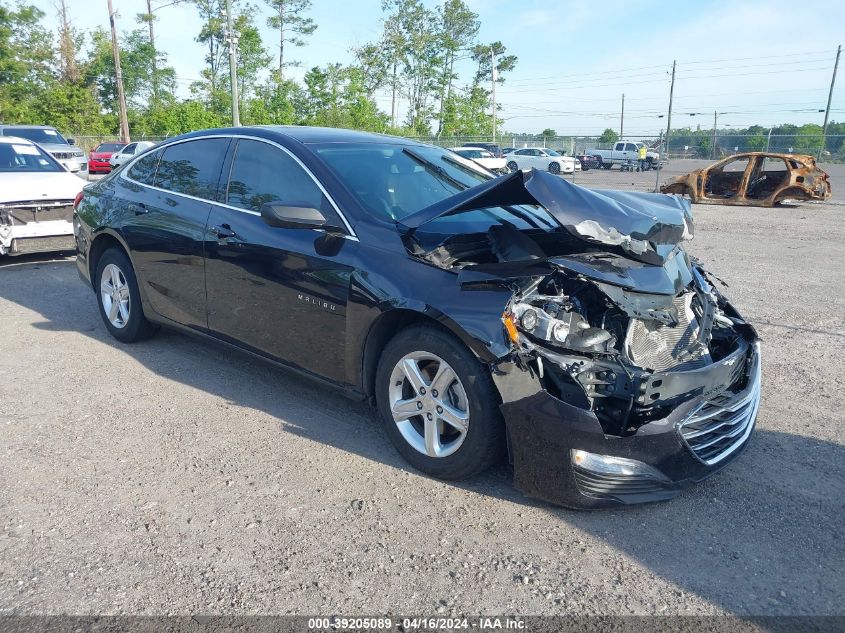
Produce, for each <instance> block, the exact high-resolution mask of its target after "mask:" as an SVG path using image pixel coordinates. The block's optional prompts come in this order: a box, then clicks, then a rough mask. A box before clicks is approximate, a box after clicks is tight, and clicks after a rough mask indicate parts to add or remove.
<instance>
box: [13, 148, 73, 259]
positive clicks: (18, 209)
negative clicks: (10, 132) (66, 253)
mask: <svg viewBox="0 0 845 633" xmlns="http://www.w3.org/2000/svg"><path fill="white" fill-rule="evenodd" d="M84 185H85V181H84V180H82V178H79V177H78V176H74V175H73V174H72V173H70V172H69V171H68V170H67V168H66V167H65V166H64V165H62V164H61V163H60V162H59V161H57V160H56V159H55V158H53V157H52V156H51V155H50V154H49V153H47V152H46V151H45V150H43V149H41V147H39V146H38V145H36V144H35V143H33V142H32V141H28V140H26V139H23V138H15V137H13V136H0V255H19V254H22V253H40V252H44V251H57V250H65V249H70V248H73V247H74V245H75V242H74V237H73V224H72V220H73V208H74V205H75V204H76V203H77V200H78V199H79V195H80V194H81V193H82V187H83V186H84Z"/></svg>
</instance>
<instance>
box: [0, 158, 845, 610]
mask: <svg viewBox="0 0 845 633" xmlns="http://www.w3.org/2000/svg"><path fill="white" fill-rule="evenodd" d="M678 163H680V161H678V162H677V163H676V165H677V164H678ZM683 166H684V167H686V165H683ZM672 167H673V169H672V170H673V171H677V172H680V171H682V170H681V169H680V167H676V166H675V165H673V166H672ZM831 171H833V170H831ZM653 181H654V174H653V172H650V173H647V174H636V173H635V174H633V175H632V174H622V173H620V172H618V171H616V170H614V171H613V172H609V173H608V172H589V173H586V174H582V175H579V176H578V177H577V182H580V183H583V184H588V185H591V186H594V185H595V186H609V187H619V186H632V187H634V188H647V187H648V186H653ZM837 182H839V183H842V182H845V173H843V174H842V176H840V177H834V187H836V186H837ZM628 183H633V184H628ZM839 200H842V198H841V197H840V198H839ZM844 212H845V206H843V204H841V203H837V204H826V205H804V206H801V207H797V208H780V209H771V210H766V209H731V208H728V207H704V206H702V207H698V208H696V209H695V213H696V220H697V235H696V238H695V240H694V242H693V243H692V246H691V250H692V251H693V252H694V253H695V254H696V255H699V256H701V257H702V258H704V259H705V260H706V261H707V262H708V263H709V264H710V266H711V267H712V269H713V270H714V271H716V272H717V273H718V274H719V275H720V276H721V277H722V278H724V279H725V280H726V281H727V282H728V283H729V284H730V288H728V289H727V290H726V292H727V294H728V295H729V296H731V297H732V298H733V299H734V300H735V302H736V304H737V305H738V306H739V307H740V309H741V310H742V311H743V312H744V313H745V315H746V316H747V317H749V318H750V319H751V320H752V321H753V322H754V323H755V324H757V325H758V326H759V330H760V332H761V334H762V337H763V339H764V343H763V354H764V356H763V358H764V363H765V364H764V372H765V374H764V379H765V382H764V392H763V402H762V406H761V409H760V417H759V420H758V430H757V433H756V436H755V438H754V440H753V443H752V445H751V446H750V448H749V449H748V451H747V452H746V453H745V454H744V455H743V456H741V457H740V458H739V459H738V460H737V461H736V462H735V463H734V464H732V465H731V466H730V467H729V468H727V469H726V470H725V471H723V472H722V473H720V474H719V475H717V476H716V477H714V478H712V479H710V480H708V481H707V482H705V483H703V484H701V485H699V486H697V487H695V488H693V489H690V490H688V491H686V492H685V493H683V494H682V495H681V496H680V497H678V498H677V499H676V500H674V501H672V502H669V503H664V504H659V505H649V506H642V507H636V508H631V509H623V510H617V511H604V512H591V513H584V512H572V511H567V510H562V509H559V508H554V507H550V506H547V505H544V504H541V503H537V502H534V501H532V500H530V499H526V498H525V497H523V496H521V495H520V494H519V493H518V492H516V491H515V490H514V489H513V487H512V485H511V480H510V474H509V472H508V469H507V467H505V466H501V467H499V468H497V469H495V470H494V471H493V472H490V473H488V474H486V475H484V476H481V477H479V478H477V479H475V480H473V481H470V482H467V483H463V484H459V485H455V484H448V483H443V482H439V481H435V480H432V479H427V478H425V477H423V476H421V475H419V474H418V473H415V472H411V471H409V470H408V468H407V466H406V465H405V463H404V462H403V461H402V460H401V459H400V458H399V456H398V455H397V454H396V452H395V451H394V450H393V448H392V447H391V446H390V444H389V443H388V441H387V439H386V438H385V437H384V436H383V434H382V432H381V431H380V428H379V426H378V424H377V422H376V420H375V419H374V414H373V412H372V411H371V410H370V409H368V408H367V407H366V406H364V405H362V404H357V403H354V402H350V401H348V400H346V399H344V398H343V397H342V396H340V395H336V394H334V393H328V392H325V391H324V390H322V389H321V388H320V387H319V386H315V385H314V384H312V383H310V382H306V381H304V380H302V379H299V378H295V377H292V376H290V375H288V374H286V373H284V372H283V371H281V370H277V369H274V368H271V367H269V366H267V365H265V364H262V363H261V362H259V361H256V360H252V359H249V358H245V357H241V356H238V355H232V354H230V353H228V352H222V351H221V348H218V347H216V346H214V345H210V344H207V343H203V342H197V341H195V340H192V339H189V338H186V337H185V336H182V335H179V334H174V333H169V332H162V333H161V334H160V335H159V336H158V337H157V338H155V339H153V340H151V341H149V342H146V343H143V344H138V345H133V346H127V345H122V344H118V343H117V342H116V341H114V340H112V339H111V338H110V337H109V336H108V335H107V333H106V331H105V329H104V327H103V325H102V323H101V321H100V319H99V316H98V314H97V309H96V305H95V300H94V297H93V295H92V293H91V292H90V291H89V290H86V289H85V288H84V287H83V285H82V284H81V282H80V281H79V280H78V278H77V276H76V271H75V266H74V263H73V261H72V260H71V259H70V258H59V259H55V260H54V261H51V260H50V258H46V257H42V258H29V259H16V260H11V261H10V262H8V263H4V264H3V265H2V266H0V324H2V339H0V340H2V344H0V350H2V354H0V428H2V430H0V438H2V440H0V517H2V531H0V614H4V613H38V614H55V613H103V614H125V613H131V614H141V613H143V614H171V613H180V614H189V613H205V614H216V613H274V614H283V613H307V614H323V615H328V614H333V613H338V614H355V613H361V612H362V611H366V612H368V613H379V612H382V613H384V612H389V613H424V614H435V613H449V612H459V613H461V612H462V613H495V614H501V613H522V614H594V613H598V614H617V613H619V614H622V613H625V614H627V613H637V614H653V613H658V614H673V613H681V614H710V613H724V612H728V613H738V614H842V613H843V604H845V600H844V599H845V590H843V582H842V570H843V569H845V546H844V545H843V539H842V517H843V516H845V495H843V492H842V491H843V490H845V424H843V422H844V421H845V420H844V419H843V417H844V416H843V411H845V378H844V377H843V376H845V360H843V358H845V282H843V279H845V247H843V243H845V227H843V221H842V220H843V213H844Z"/></svg>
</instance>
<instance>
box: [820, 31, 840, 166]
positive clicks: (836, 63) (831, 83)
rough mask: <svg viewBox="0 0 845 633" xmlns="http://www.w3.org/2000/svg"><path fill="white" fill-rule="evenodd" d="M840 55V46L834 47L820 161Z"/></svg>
mask: <svg viewBox="0 0 845 633" xmlns="http://www.w3.org/2000/svg"><path fill="white" fill-rule="evenodd" d="M841 53H842V44H840V45H839V46H837V47H836V61H835V62H834V63H833V77H831V78H830V92H828V93H827V108H826V109H825V111H824V125H823V126H822V146H821V147H820V148H819V156H818V160H819V161H821V159H822V152H824V144H825V140H826V137H827V119H828V117H830V102H831V100H832V99H833V85H834V84H835V83H836V70H837V69H838V68H839V55H840V54H841Z"/></svg>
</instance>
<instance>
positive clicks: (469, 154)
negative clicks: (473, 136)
mask: <svg viewBox="0 0 845 633" xmlns="http://www.w3.org/2000/svg"><path fill="white" fill-rule="evenodd" d="M451 151H453V152H455V153H456V154H457V155H458V156H462V157H463V158H467V159H469V160H471V161H473V162H475V163H477V164H478V165H481V166H482V167H484V168H485V169H489V170H490V171H492V172H493V173H494V174H499V175H501V174H507V173H509V172H510V169H508V161H507V160H506V159H505V158H504V157H502V158H496V157H495V156H493V154H491V153H490V152H488V151H487V150H486V149H481V148H480V147H452V148H451Z"/></svg>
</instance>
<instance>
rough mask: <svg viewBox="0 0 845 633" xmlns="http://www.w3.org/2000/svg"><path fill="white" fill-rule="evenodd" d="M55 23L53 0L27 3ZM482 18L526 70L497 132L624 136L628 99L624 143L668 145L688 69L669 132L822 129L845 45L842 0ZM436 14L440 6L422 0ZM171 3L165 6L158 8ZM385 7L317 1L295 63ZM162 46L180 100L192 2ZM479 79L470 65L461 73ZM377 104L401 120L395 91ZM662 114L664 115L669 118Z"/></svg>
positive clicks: (97, 14) (566, 4)
mask: <svg viewBox="0 0 845 633" xmlns="http://www.w3.org/2000/svg"><path fill="white" fill-rule="evenodd" d="M29 1H30V2H32V3H33V4H35V5H37V6H39V7H40V8H41V9H42V10H43V11H45V13H46V14H47V18H48V24H50V25H52V26H53V27H54V28H55V27H56V25H57V20H56V17H55V14H56V11H55V9H54V6H53V5H54V3H53V0H29ZM67 2H68V7H69V11H70V14H71V18H72V23H73V25H74V26H75V27H77V28H79V29H83V30H90V29H93V28H96V27H98V26H100V27H103V28H106V29H107V28H108V9H107V5H106V0H67ZM113 2H114V5H115V9H116V10H117V11H118V28H119V29H120V30H130V29H134V28H140V25H138V24H137V23H136V22H135V16H136V14H137V13H139V12H141V11H145V10H146V8H145V7H146V3H145V0H113ZM466 2H467V4H468V5H469V6H470V7H471V8H472V9H473V10H474V11H475V12H476V13H478V14H479V18H480V20H481V30H480V32H479V40H480V41H481V42H488V43H489V42H492V41H495V40H500V41H502V42H503V43H504V44H505V46H506V47H507V52H508V53H509V54H515V55H516V56H517V57H518V58H519V61H518V63H517V66H516V69H515V70H514V71H513V72H512V73H509V74H507V75H506V76H505V82H504V84H502V85H499V86H498V88H497V100H498V102H499V104H501V110H500V112H499V118H500V119H501V120H502V123H501V124H500V129H505V130H507V131H510V132H529V133H537V132H540V131H542V130H543V129H545V128H552V129H554V130H555V131H556V132H557V133H558V134H560V135H594V134H600V133H601V131H602V130H604V129H605V128H607V127H610V128H613V129H615V130H616V131H617V132H618V131H619V128H620V125H621V124H622V122H621V120H620V119H621V109H622V95H623V94H624V95H625V118H624V133H625V136H628V135H631V136H643V137H644V136H650V135H657V134H658V131H659V130H660V129H661V128H665V126H666V118H665V114H666V111H667V109H668V103H669V86H670V74H671V68H672V62H673V60H676V61H677V67H676V81H675V90H674V102H673V103H674V104H673V113H672V127H673V128H677V127H682V126H686V125H689V126H692V127H696V126H700V127H701V128H703V129H708V128H711V129H712V126H713V115H714V112H716V113H718V114H717V117H718V125H719V128H720V129H722V128H730V127H747V126H748V125H751V124H760V125H763V126H768V125H775V124H779V123H796V124H801V123H818V124H821V123H822V122H823V119H824V114H823V112H819V110H822V111H823V110H824V108H825V106H826V104H827V97H828V90H829V87H830V80H831V75H832V72H833V64H834V59H835V56H836V47H837V45H839V44H842V43H845V42H843V40H845V28H843V24H845V2H843V0H816V1H814V2H813V3H812V7H813V9H812V11H803V10H800V9H799V10H797V11H796V3H795V2H794V0H793V1H791V2H789V1H782V0H761V1H758V0H709V1H708V0H700V1H688V0H675V1H667V0H601V1H600V2H594V1H591V0H577V1H574V0H559V1H557V2H549V1H548V0H543V1H536V0H519V1H518V2H517V1H514V0H466ZM252 3H253V4H255V5H256V6H257V7H258V8H259V11H260V12H261V17H260V18H259V20H258V22H259V26H260V27H261V29H262V35H263V37H264V41H265V45H266V46H267V47H268V49H269V50H270V52H271V54H273V55H274V56H277V55H278V48H277V46H276V45H275V41H276V37H275V36H274V33H273V32H272V30H271V29H270V28H269V27H267V25H266V16H267V15H269V9H268V8H267V7H266V5H264V3H263V0H252ZM425 3H426V4H427V5H428V6H430V7H433V6H434V5H435V4H436V2H434V1H433V0H425ZM157 4H162V0H157ZM380 7H381V0H345V1H339V0H313V7H312V9H311V11H310V16H311V17H312V18H314V20H315V21H316V22H317V24H318V28H317V30H316V31H315V33H314V35H313V36H311V37H310V38H308V44H307V45H306V46H305V47H303V48H298V49H292V50H290V51H289V50H287V48H286V53H285V54H286V57H290V58H292V59H296V60H299V61H301V62H302V67H301V68H298V69H292V70H291V71H290V73H289V74H290V75H291V76H293V77H295V78H301V77H302V75H303V74H304V72H305V70H306V69H307V68H310V67H312V66H319V65H324V64H327V63H333V62H340V63H351V62H352V59H353V58H352V53H351V52H350V51H351V49H353V48H354V47H356V46H360V45H362V44H364V43H367V42H371V41H375V40H377V39H378V37H379V35H380V33H381V26H382V23H381V20H382V17H383V16H382V12H381V8H380ZM157 14H158V16H159V20H158V22H157V27H156V28H157V31H156V40H157V42H156V43H157V45H158V46H159V47H160V48H162V49H163V50H164V51H165V52H166V53H167V55H168V63H169V64H170V65H171V66H173V67H174V68H175V69H176V73H177V76H178V77H179V86H180V94H181V95H182V96H188V94H189V93H188V86H189V85H190V83H191V82H192V81H193V80H195V79H196V78H197V77H199V72H200V70H201V69H202V67H203V49H202V48H201V47H200V46H199V44H197V43H196V42H195V41H194V37H195V36H196V34H197V33H198V32H199V30H200V27H201V22H200V20H199V18H198V16H197V15H196V12H195V10H194V9H193V8H192V7H190V6H171V7H165V8H162V9H161V10H160V11H159V12H158V13H157ZM842 66H845V59H844V60H842V62H841V63H840V69H839V77H838V81H837V87H836V89H835V90H834V93H833V102H832V106H831V107H832V110H831V120H834V121H837V120H838V121H841V120H843V119H845V76H843V75H845V68H842ZM458 70H459V72H460V73H461V77H460V79H459V84H461V85H462V84H465V83H468V82H469V81H470V79H471V77H472V74H473V71H472V67H471V65H470V64H469V63H468V62H464V63H463V64H462V65H461V66H460V68H459V69H458ZM376 99H377V102H378V104H379V106H380V107H381V108H382V109H383V110H385V111H387V112H389V111H390V95H389V93H388V92H387V91H380V92H379V94H377V96H376ZM660 115H664V117H662V118H661V117H660Z"/></svg>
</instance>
